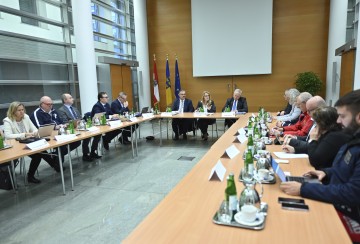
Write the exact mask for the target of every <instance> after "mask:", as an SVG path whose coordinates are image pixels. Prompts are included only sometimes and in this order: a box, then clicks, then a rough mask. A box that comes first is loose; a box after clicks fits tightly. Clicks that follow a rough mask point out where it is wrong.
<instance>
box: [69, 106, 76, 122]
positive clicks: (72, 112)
mask: <svg viewBox="0 0 360 244" xmlns="http://www.w3.org/2000/svg"><path fill="white" fill-rule="evenodd" d="M70 112H71V114H72V116H73V118H74V119H76V118H77V114H76V113H75V111H74V109H73V107H71V106H70Z"/></svg>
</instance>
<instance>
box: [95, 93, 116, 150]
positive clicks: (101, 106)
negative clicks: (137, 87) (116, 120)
mask: <svg viewBox="0 0 360 244" xmlns="http://www.w3.org/2000/svg"><path fill="white" fill-rule="evenodd" d="M108 99H109V97H108V95H107V94H106V92H99V94H98V102H97V103H95V105H94V106H93V108H92V110H91V118H93V117H94V115H95V114H97V113H105V116H106V118H107V119H108V118H109V115H113V117H116V116H117V115H115V114H113V112H112V111H111V108H110V105H109V103H108ZM120 133H121V130H113V131H110V132H107V133H106V134H105V135H104V136H103V144H104V148H105V150H109V143H110V142H111V140H112V139H114V138H115V137H116V136H117V135H118V134H120Z"/></svg>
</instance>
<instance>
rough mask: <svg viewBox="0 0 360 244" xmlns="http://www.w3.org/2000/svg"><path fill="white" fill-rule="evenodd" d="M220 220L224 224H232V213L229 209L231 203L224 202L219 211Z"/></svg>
mask: <svg viewBox="0 0 360 244" xmlns="http://www.w3.org/2000/svg"><path fill="white" fill-rule="evenodd" d="M217 214H218V220H220V221H221V222H223V223H228V224H229V223H230V222H231V219H232V211H231V210H230V209H229V202H228V201H225V200H224V201H223V202H222V203H221V205H220V208H219V210H218V213H217Z"/></svg>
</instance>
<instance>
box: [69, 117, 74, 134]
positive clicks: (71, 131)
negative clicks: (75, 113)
mask: <svg viewBox="0 0 360 244" xmlns="http://www.w3.org/2000/svg"><path fill="white" fill-rule="evenodd" d="M69 131H70V134H75V126H74V121H73V120H70V121H69Z"/></svg>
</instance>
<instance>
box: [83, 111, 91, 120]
mask: <svg viewBox="0 0 360 244" xmlns="http://www.w3.org/2000/svg"><path fill="white" fill-rule="evenodd" d="M88 118H90V119H91V112H87V113H85V114H84V117H83V119H84V120H85V121H86V120H87V119H88Z"/></svg>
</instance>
